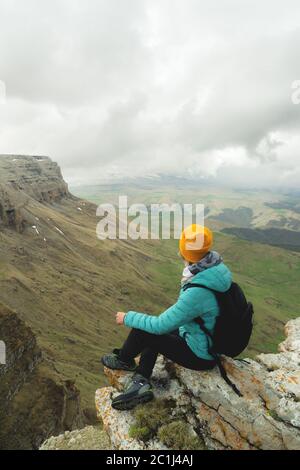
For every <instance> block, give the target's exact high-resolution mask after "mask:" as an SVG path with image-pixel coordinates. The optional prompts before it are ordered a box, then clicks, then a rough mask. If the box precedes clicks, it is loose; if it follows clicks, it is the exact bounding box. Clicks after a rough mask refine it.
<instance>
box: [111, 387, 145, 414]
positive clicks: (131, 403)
mask: <svg viewBox="0 0 300 470" xmlns="http://www.w3.org/2000/svg"><path fill="white" fill-rule="evenodd" d="M153 398H154V395H153V393H152V392H147V393H145V394H144V395H141V396H140V397H135V398H132V399H131V400H128V401H119V402H112V404H111V406H112V407H113V408H114V409H115V410H120V411H122V410H123V411H124V410H132V409H133V408H135V407H136V406H137V405H141V404H142V403H148V402H149V401H151V400H153Z"/></svg>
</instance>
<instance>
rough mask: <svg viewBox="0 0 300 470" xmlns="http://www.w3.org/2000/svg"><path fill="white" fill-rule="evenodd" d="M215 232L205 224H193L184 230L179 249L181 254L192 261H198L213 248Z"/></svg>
mask: <svg viewBox="0 0 300 470" xmlns="http://www.w3.org/2000/svg"><path fill="white" fill-rule="evenodd" d="M212 244H213V234H212V232H211V231H210V230H209V228H207V227H204V226H203V225H197V224H193V225H190V226H189V227H187V228H186V229H184V230H183V232H182V234H181V237H180V241H179V250H180V254H181V256H182V257H183V258H184V259H185V260H186V261H189V262H190V263H197V262H198V261H200V260H201V259H202V258H203V257H204V256H205V255H206V253H207V252H208V251H209V250H210V249H211V247H212Z"/></svg>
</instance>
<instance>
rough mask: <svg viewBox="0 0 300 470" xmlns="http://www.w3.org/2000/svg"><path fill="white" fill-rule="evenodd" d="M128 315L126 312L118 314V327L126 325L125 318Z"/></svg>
mask: <svg viewBox="0 0 300 470" xmlns="http://www.w3.org/2000/svg"><path fill="white" fill-rule="evenodd" d="M125 315H126V313H124V312H118V313H117V314H116V322H117V324H118V325H124V318H125Z"/></svg>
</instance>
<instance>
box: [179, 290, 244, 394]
mask: <svg viewBox="0 0 300 470" xmlns="http://www.w3.org/2000/svg"><path fill="white" fill-rule="evenodd" d="M192 287H202V288H204V289H207V290H210V291H211V292H213V293H214V294H216V293H217V292H218V291H215V290H214V289H210V288H209V287H206V286H204V285H202V284H196V283H190V284H185V285H184V286H183V291H184V292H185V291H186V290H187V289H190V288H192ZM194 321H195V322H196V323H197V324H198V325H199V326H200V328H201V330H202V331H203V333H205V335H206V336H207V337H209V338H210V339H211V341H212V342H213V335H212V334H211V332H210V331H209V330H208V329H207V328H206V326H205V324H204V320H203V318H201V317H197V318H195V320H194ZM207 345H208V352H209V354H211V356H212V357H213V358H214V359H215V361H216V364H217V366H218V369H219V371H220V375H221V377H222V378H223V379H224V380H225V382H226V383H227V384H228V385H229V386H230V387H231V388H232V390H233V391H234V392H235V393H236V394H237V395H238V396H239V397H242V396H243V394H242V393H241V392H240V390H239V389H238V388H237V386H236V385H235V384H234V383H233V382H232V381H231V380H230V378H229V377H228V375H227V373H226V370H225V369H224V366H223V364H222V361H221V358H220V354H218V353H216V352H215V351H214V350H213V346H212V347H210V346H209V341H208V338H207Z"/></svg>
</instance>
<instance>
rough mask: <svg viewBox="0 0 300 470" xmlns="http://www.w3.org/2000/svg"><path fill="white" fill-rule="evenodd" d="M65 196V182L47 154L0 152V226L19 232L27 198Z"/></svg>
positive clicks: (40, 199)
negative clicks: (33, 154) (32, 154)
mask: <svg viewBox="0 0 300 470" xmlns="http://www.w3.org/2000/svg"><path fill="white" fill-rule="evenodd" d="M66 197H70V194H69V191H68V186H67V183H66V182H65V181H64V180H63V177H62V174H61V170H60V168H59V166H58V165H57V163H55V162H53V161H52V160H51V159H50V158H49V157H39V156H25V155H0V227H1V225H4V226H9V227H13V228H15V229H16V230H17V231H18V232H22V231H23V230H24V228H25V225H26V219H27V217H26V215H27V214H26V207H27V205H28V202H29V201H30V200H31V199H33V200H35V201H38V202H40V203H49V204H52V203H55V202H59V201H60V200H61V199H63V198H66Z"/></svg>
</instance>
